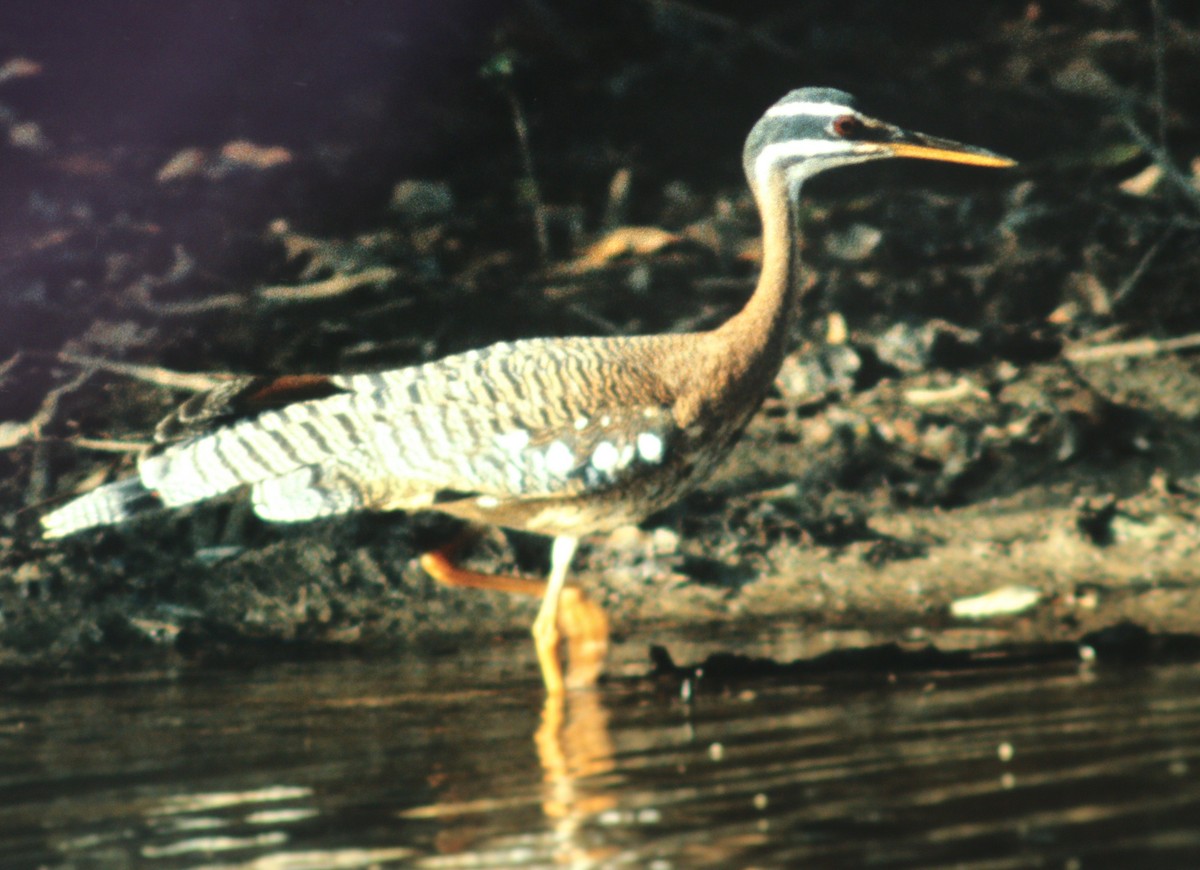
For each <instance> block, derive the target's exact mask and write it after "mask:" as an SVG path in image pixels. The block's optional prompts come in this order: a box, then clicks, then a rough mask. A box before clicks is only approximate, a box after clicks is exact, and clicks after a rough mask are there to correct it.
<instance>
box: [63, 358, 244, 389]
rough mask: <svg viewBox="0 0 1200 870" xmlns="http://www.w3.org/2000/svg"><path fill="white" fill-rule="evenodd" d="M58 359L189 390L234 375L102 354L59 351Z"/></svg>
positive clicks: (211, 386) (210, 387) (90, 368)
mask: <svg viewBox="0 0 1200 870" xmlns="http://www.w3.org/2000/svg"><path fill="white" fill-rule="evenodd" d="M58 358H59V359H60V360H62V361H63V362H66V363H71V364H72V365H77V366H82V367H83V368H84V369H86V370H87V372H86V373H87V374H91V372H92V371H96V370H100V371H106V372H114V373H115V374H119V375H125V376H127V377H131V378H134V379H135V380H139V381H145V382H147V383H150V384H154V385H155V386H159V387H167V388H168V389H171V390H191V391H192V392H195V393H202V392H204V391H205V390H211V389H213V387H216V386H218V385H220V384H222V383H224V382H225V381H227V380H229V379H230V378H232V377H234V375H226V374H220V375H205V374H199V373H193V372H176V371H172V370H171V369H164V368H160V367H159V366H147V365H140V364H138V363H126V362H117V361H116V360H110V359H104V358H103V357H98V356H86V355H84V354H75V353H68V352H66V351H64V352H62V353H60V354H59V355H58Z"/></svg>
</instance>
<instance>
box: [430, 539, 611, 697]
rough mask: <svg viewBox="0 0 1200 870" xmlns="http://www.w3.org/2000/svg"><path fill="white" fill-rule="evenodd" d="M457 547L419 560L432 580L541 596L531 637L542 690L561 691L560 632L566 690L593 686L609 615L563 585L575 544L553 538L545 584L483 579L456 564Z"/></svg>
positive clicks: (601, 664)
mask: <svg viewBox="0 0 1200 870" xmlns="http://www.w3.org/2000/svg"><path fill="white" fill-rule="evenodd" d="M461 544H462V540H461V539H459V540H458V541H454V542H452V543H451V544H449V545H447V546H446V547H443V548H441V549H438V550H434V551H432V552H429V553H425V554H424V555H422V556H421V567H422V568H424V569H425V571H426V572H427V573H428V574H429V576H431V577H432V578H433V579H434V580H436V581H437V582H438V583H442V584H444V585H446V586H457V587H459V588H467V589H490V590H494V591H497V592H509V593H513V594H516V595H530V596H538V597H541V598H542V606H541V608H540V609H539V610H538V615H537V619H536V620H535V621H534V624H533V638H534V644H535V645H536V647H537V652H538V663H539V664H540V666H541V670H542V679H543V681H544V682H545V684H546V691H547V692H548V693H549V694H552V695H555V694H560V693H561V692H562V691H563V687H564V679H563V672H562V664H561V662H560V661H559V656H558V645H559V640H560V632H561V636H562V637H565V638H566V641H567V650H568V656H569V666H568V670H567V675H566V680H565V685H569V686H571V687H583V686H590V685H592V684H594V683H595V682H596V679H597V677H599V676H600V673H601V671H603V669H604V657H605V655H606V653H607V652H608V616H607V614H605V612H604V610H603V609H602V608H601V607H600V606H599V605H597V604H596V603H595V602H593V601H591V600H590V599H589V598H588V597H587V596H586V595H584V593H583V590H581V589H580V588H579V587H578V586H567V585H565V583H564V580H565V577H566V572H567V567H568V565H569V564H570V560H571V556H572V555H573V554H574V549H575V548H574V539H573V538H556V539H555V543H554V549H553V559H552V565H551V577H550V583H548V584H547V583H543V582H541V581H539V580H529V579H526V578H524V577H513V576H510V575H505V574H484V573H481V572H479V571H471V570H469V569H466V568H460V567H458V566H457V565H455V564H454V562H453V554H454V552H455V551H456V550H457V549H458V547H459V546H461Z"/></svg>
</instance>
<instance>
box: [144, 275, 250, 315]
mask: <svg viewBox="0 0 1200 870" xmlns="http://www.w3.org/2000/svg"><path fill="white" fill-rule="evenodd" d="M150 289H151V288H150V286H149V285H148V284H147V283H146V282H141V283H139V284H137V285H136V286H134V287H131V288H130V289H129V298H130V299H131V300H132V301H133V302H135V303H137V304H138V305H140V306H141V307H142V308H144V309H146V310H147V311H149V312H150V313H151V314H156V315H158V316H160V317H192V316H194V315H196V314H208V313H209V312H212V311H217V310H220V309H222V308H243V307H245V305H246V297H245V296H243V295H241V294H239V293H222V294H220V295H217V296H207V297H205V298H204V299H198V300H196V301H195V302H158V301H156V300H155V299H154V297H152V296H151V295H150Z"/></svg>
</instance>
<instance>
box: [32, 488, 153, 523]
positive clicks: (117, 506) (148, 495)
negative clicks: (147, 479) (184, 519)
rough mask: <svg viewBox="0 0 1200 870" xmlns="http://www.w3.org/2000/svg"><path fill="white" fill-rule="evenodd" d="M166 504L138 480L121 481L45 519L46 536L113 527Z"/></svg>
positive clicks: (86, 496) (66, 506) (82, 498)
mask: <svg viewBox="0 0 1200 870" xmlns="http://www.w3.org/2000/svg"><path fill="white" fill-rule="evenodd" d="M160 507H162V501H161V500H160V499H159V498H158V496H156V495H155V494H154V493H153V492H151V491H150V490H148V489H147V488H146V487H145V486H143V485H142V482H141V481H140V480H138V479H137V478H136V477H130V478H127V479H126V480H118V481H117V482H116V483H109V484H106V485H105V486H101V487H99V488H97V489H94V490H92V491H91V492H89V493H87V494H86V495H81V496H80V497H79V498H77V499H74V500H72V501H69V502H67V503H66V504H65V505H63V506H62V507H60V508H59V509H58V510H56V511H52V512H50V513H48V514H46V515H45V516H44V517H42V536H43V537H45V538H62V537H65V536H66V535H71V534H74V533H75V532H80V531H83V530H84V529H90V528H93V527H94V526H111V525H113V524H114V523H120V522H124V521H125V520H127V519H129V518H131V517H133V516H135V515H137V514H140V513H143V512H145V511H149V510H155V509H156V508H160Z"/></svg>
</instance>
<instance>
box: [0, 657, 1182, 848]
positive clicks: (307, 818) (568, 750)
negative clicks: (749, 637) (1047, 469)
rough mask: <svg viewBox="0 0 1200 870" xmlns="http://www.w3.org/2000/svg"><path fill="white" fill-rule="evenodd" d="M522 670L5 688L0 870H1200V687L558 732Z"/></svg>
mask: <svg viewBox="0 0 1200 870" xmlns="http://www.w3.org/2000/svg"><path fill="white" fill-rule="evenodd" d="M515 649H516V647H515V645H511V646H510V645H506V646H504V647H501V648H499V649H498V650H497V651H496V653H495V654H494V655H493V656H491V657H489V658H484V657H480V656H478V655H476V656H472V655H470V654H467V653H464V654H462V655H457V656H454V657H449V658H446V659H440V660H436V661H418V660H413V659H406V660H403V661H398V662H396V663H394V664H383V665H381V664H378V663H373V664H362V663H352V662H337V663H317V664H295V665H286V666H270V667H260V668H256V669H253V670H251V671H248V672H245V673H242V672H236V671H230V670H222V671H206V672H193V673H188V674H187V675H185V676H174V677H165V676H155V675H139V676H135V677H127V678H106V679H105V680H104V681H103V682H100V683H96V682H95V681H91V682H83V681H75V682H72V683H65V684H44V685H38V686H25V687H22V688H18V689H9V690H7V691H6V692H5V693H3V694H0V702H2V705H3V706H2V710H0V747H2V750H3V751H2V752H0V855H2V856H3V857H2V859H0V866H3V867H13V868H18V867H37V866H44V867H57V868H66V867H71V868H91V867H96V868H107V867H132V866H137V867H172V868H174V867H252V868H284V867H287V868H309V867H313V868H316V867H368V866H387V865H391V864H395V865H397V866H421V867H424V866H428V867H503V866H552V865H556V864H558V865H565V866H579V867H588V866H632V867H643V866H649V867H661V868H668V867H695V866H714V867H726V866H728V867H794V866H800V865H802V864H804V865H816V866H840V865H863V864H872V865H876V866H884V867H907V866H916V867H937V866H963V867H989V868H991V867H1024V866H1031V865H1044V866H1051V867H1091V866H1134V865H1138V866H1154V867H1173V866H1179V867H1196V866H1200V667H1198V666H1196V665H1175V666H1162V667H1155V668H1129V667H1125V668H1095V669H1090V670H1088V669H1079V668H1075V667H1071V668H1065V667H1060V668H1057V669H1052V670H1016V671H1004V670H1001V671H994V672H989V673H987V674H986V675H985V674H957V675H953V676H949V675H939V674H926V675H921V676H919V677H916V676H906V677H902V678H900V679H899V680H888V679H887V678H886V675H871V676H867V677H864V678H863V679H858V680H854V681H850V682H847V681H846V679H845V678H844V677H843V678H841V679H840V680H839V682H838V683H837V684H831V683H828V682H820V681H817V682H814V683H812V684H809V685H804V686H799V687H779V686H772V685H769V684H759V685H753V686H745V687H742V688H739V689H734V690H730V691H726V692H713V693H705V692H699V693H697V694H695V695H694V696H693V697H692V698H691V699H690V701H688V702H686V703H685V702H684V701H683V700H682V699H681V698H680V696H679V694H678V693H677V691H676V689H677V687H673V688H671V689H667V688H665V687H661V686H656V685H655V684H653V683H651V682H649V681H644V680H632V679H618V680H616V681H614V682H611V683H609V684H607V685H605V686H604V687H603V688H601V689H600V690H599V691H597V692H592V693H583V694H576V695H572V696H570V697H568V699H567V700H566V703H565V704H564V705H563V706H562V707H561V708H559V707H556V706H554V705H550V706H547V707H545V708H543V702H542V697H541V694H540V690H539V687H538V685H537V683H536V682H535V680H534V677H533V672H532V670H531V669H530V668H529V667H528V663H527V662H526V661H525V660H523V657H522V656H519V655H518V654H517V653H516V652H515ZM514 656H516V657H517V658H518V659H522V660H520V661H516V662H513V663H506V660H507V659H510V658H512V657H514Z"/></svg>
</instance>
